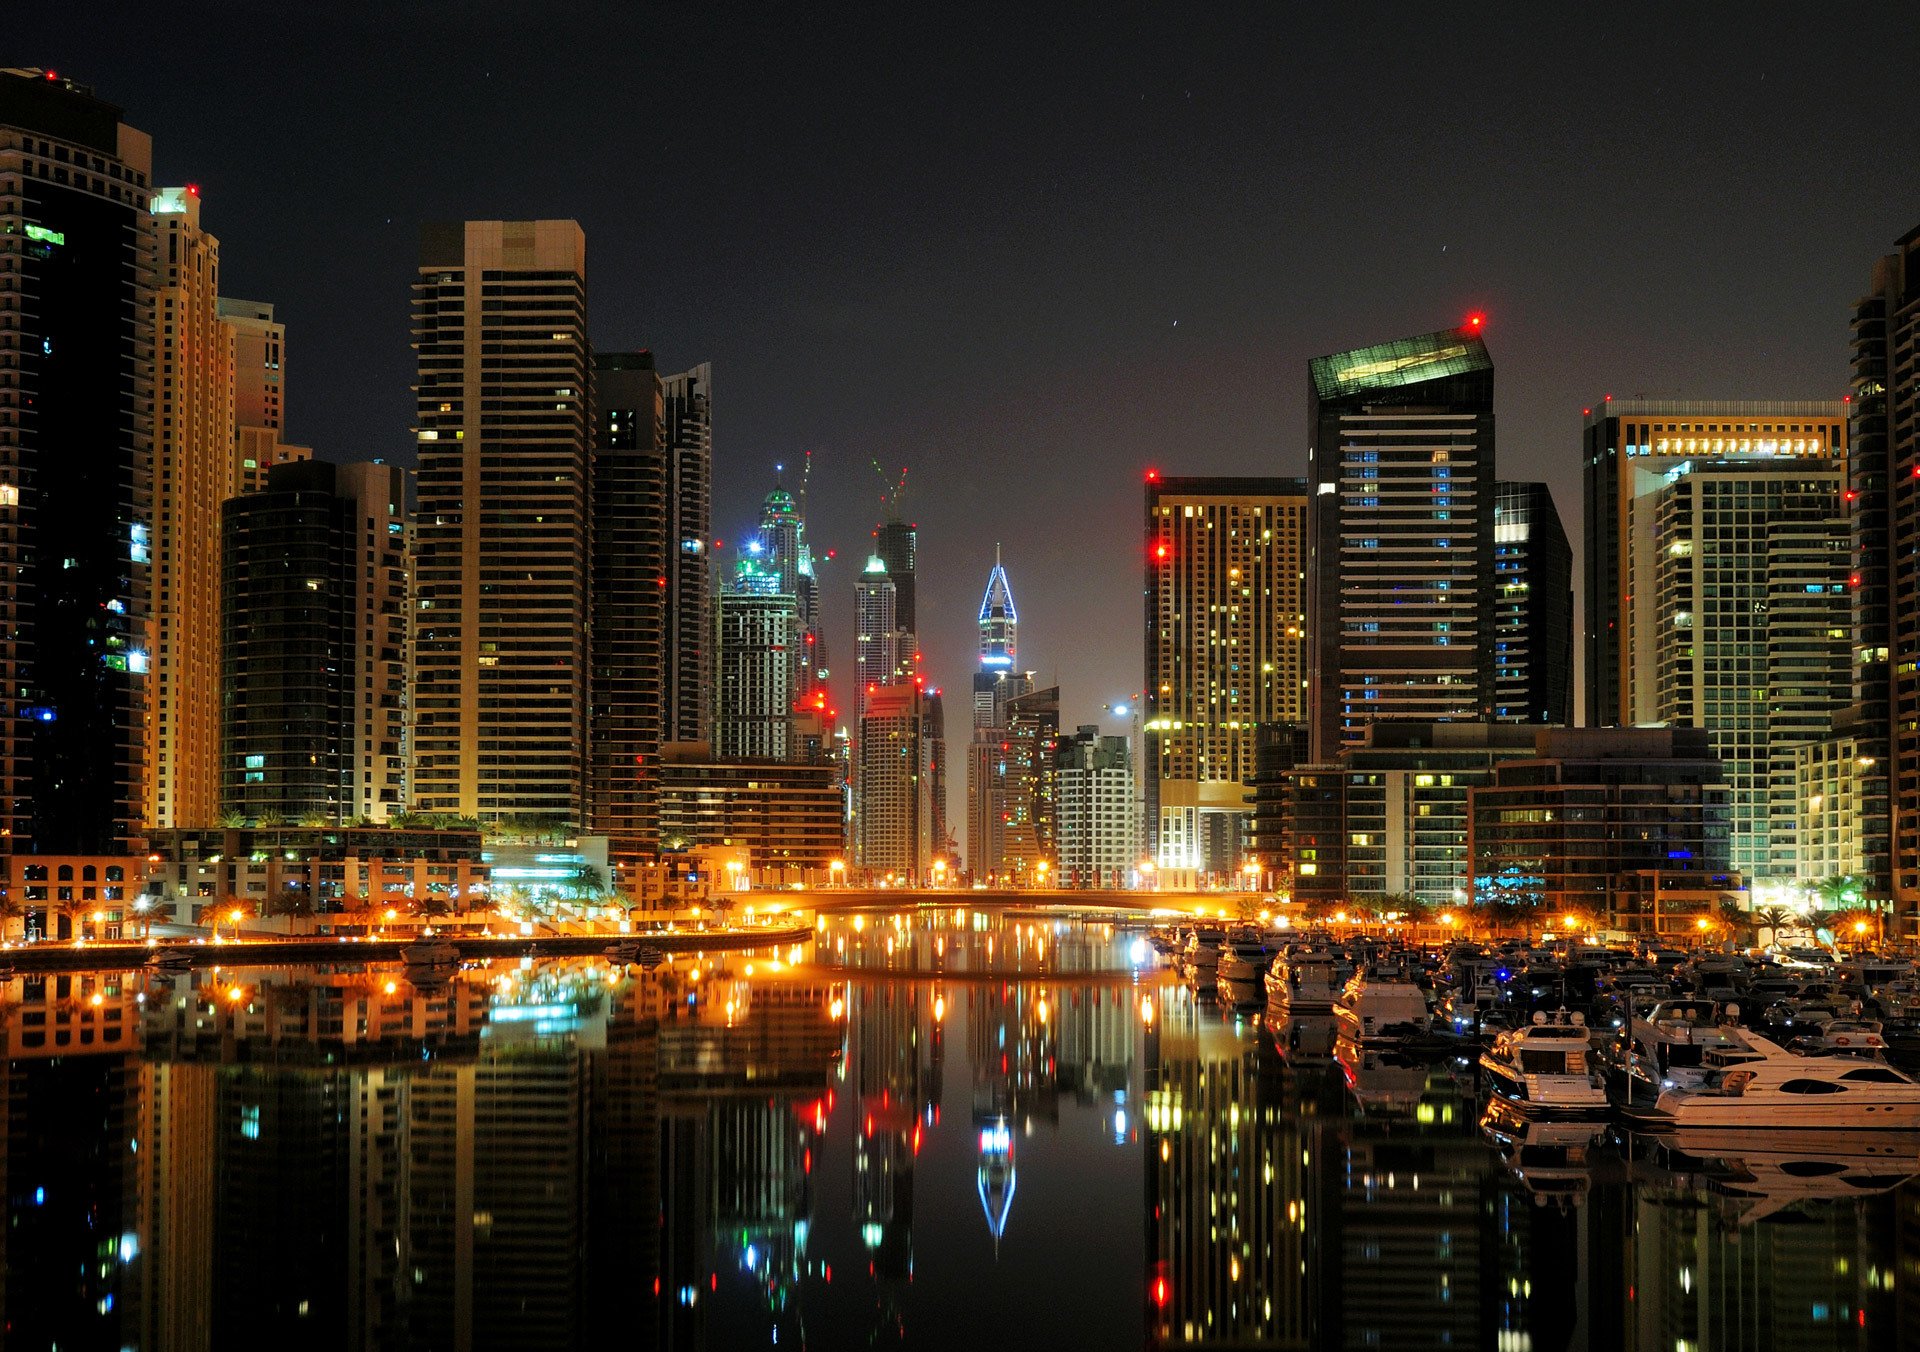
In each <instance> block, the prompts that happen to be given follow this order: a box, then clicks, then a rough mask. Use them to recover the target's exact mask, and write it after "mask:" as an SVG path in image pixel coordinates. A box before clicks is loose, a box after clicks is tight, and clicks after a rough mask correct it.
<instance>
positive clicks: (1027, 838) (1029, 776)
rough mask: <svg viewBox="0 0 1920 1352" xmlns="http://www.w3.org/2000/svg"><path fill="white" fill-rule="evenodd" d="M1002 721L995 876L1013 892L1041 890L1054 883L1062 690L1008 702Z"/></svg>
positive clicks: (1048, 690) (1030, 693)
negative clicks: (1017, 888) (1021, 888)
mask: <svg viewBox="0 0 1920 1352" xmlns="http://www.w3.org/2000/svg"><path fill="white" fill-rule="evenodd" d="M1005 718H1006V727H1005V729H1004V732H1003V735H1002V741H1001V753H1000V760H1001V766H1002V769H1001V772H1000V774H999V775H998V776H997V783H998V786H999V789H1000V793H999V797H1000V804H1001V825H1000V857H999V859H998V860H997V861H996V862H995V865H994V871H995V872H996V873H997V874H998V875H999V877H1000V878H1001V880H1002V881H1004V882H1007V883H1011V884H1013V885H1014V886H1042V885H1045V884H1047V883H1049V882H1051V881H1053V879H1054V869H1055V867H1056V858H1057V855H1058V840H1057V835H1058V826H1059V818H1058V784H1057V775H1058V767H1057V765H1056V760H1057V758H1058V755H1059V750H1060V687H1059V686H1048V687H1047V688H1046V689H1044V690H1029V691H1027V692H1026V693H1025V694H1022V695H1016V696H1014V697H1013V698H1012V699H1009V700H1008V701H1006V705H1005ZM977 867H978V865H977V863H976V868H977Z"/></svg>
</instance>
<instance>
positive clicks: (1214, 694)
mask: <svg viewBox="0 0 1920 1352" xmlns="http://www.w3.org/2000/svg"><path fill="white" fill-rule="evenodd" d="M1306 524H1307V498H1306V489H1305V485H1304V484H1303V483H1302V482H1301V481H1300V480H1299V479H1243V478H1206V479H1162V478H1161V477H1160V476H1159V475H1158V474H1157V473H1150V474H1149V475H1148V476H1147V484H1146V588H1145V591H1146V674H1147V690H1146V699H1145V705H1146V708H1145V711H1144V712H1145V715H1146V721H1145V723H1144V725H1143V731H1144V732H1145V733H1146V747H1145V751H1144V761H1145V765H1144V774H1145V778H1146V794H1147V831H1148V833H1149V839H1148V840H1147V841H1146V845H1147V848H1148V849H1149V850H1150V851H1151V852H1152V854H1153V857H1154V860H1155V862H1156V863H1157V864H1158V865H1159V867H1160V868H1161V869H1183V870H1194V871H1196V872H1212V873H1216V874H1218V873H1226V872H1231V871H1233V870H1235V869H1237V868H1238V867H1239V866H1240V854H1241V843H1242V838H1243V837H1244V835H1245V833H1246V829H1247V824H1248V821H1249V818H1250V816H1251V809H1250V806H1249V801H1248V800H1249V797H1250V795H1251V793H1252V781H1253V771H1254V747H1255V742H1256V738H1257V731H1258V729H1259V728H1260V726H1261V725H1262V724H1266V723H1295V724H1297V723H1300V722H1302V721H1303V720H1304V718H1305V715H1306V679H1307V670H1306V660H1305V659H1306V639H1305V632H1306V630H1305V615H1304V612H1305V609H1306V605H1305V586H1306V584H1305V582H1304V577H1305V573H1304V572H1303V569H1304V567H1305V561H1306Z"/></svg>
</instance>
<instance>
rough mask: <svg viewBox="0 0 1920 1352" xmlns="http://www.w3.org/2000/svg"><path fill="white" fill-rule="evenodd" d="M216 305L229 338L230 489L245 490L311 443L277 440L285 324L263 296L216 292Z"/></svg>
mask: <svg viewBox="0 0 1920 1352" xmlns="http://www.w3.org/2000/svg"><path fill="white" fill-rule="evenodd" d="M219 309H220V322H221V323H222V324H224V325H226V327H227V332H228V335H229V337H230V338H231V340H232V342H233V454H234V460H235V464H234V490H233V491H234V492H236V493H251V492H254V491H255V490H257V489H259V488H261V487H263V486H265V484H266V482H267V471H268V470H270V469H272V468H273V467H274V466H275V465H291V464H294V463H296V462H298V461H301V460H311V459H313V448H312V447H311V446H289V445H287V444H286V443H285V442H284V441H283V440H282V432H283V429H284V428H285V426H286V407H287V403H286V365H287V358H286V353H287V326H286V325H285V324H282V323H280V322H279V321H278V320H277V319H275V318H274V317H273V307H272V306H271V305H268V304H267V303H266V302H264V301H257V300H236V299H234V298H232V297H230V296H222V297H220V305H219Z"/></svg>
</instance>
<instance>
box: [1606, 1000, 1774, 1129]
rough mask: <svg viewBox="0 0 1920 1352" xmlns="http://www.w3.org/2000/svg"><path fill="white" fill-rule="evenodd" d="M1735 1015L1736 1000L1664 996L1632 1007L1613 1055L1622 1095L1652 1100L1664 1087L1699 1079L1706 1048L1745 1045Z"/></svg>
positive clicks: (1640, 1100)
mask: <svg viewBox="0 0 1920 1352" xmlns="http://www.w3.org/2000/svg"><path fill="white" fill-rule="evenodd" d="M1739 1016H1740V1006H1738V1005H1731V1004H1728V1005H1723V1004H1721V1003H1719V1002H1718V1001H1715V1000H1701V999H1691V1000H1687V999H1673V1000H1662V1001H1660V1002H1659V1003H1657V1004H1655V1005H1654V1006H1653V1007H1652V1008H1651V1009H1649V1010H1647V1011H1645V1012H1644V1013H1635V1014H1634V1015H1633V1017H1632V1019H1631V1020H1630V1021H1629V1022H1628V1025H1627V1035H1626V1037H1625V1038H1624V1039H1623V1041H1622V1043H1621V1045H1620V1047H1619V1048H1618V1050H1617V1054H1616V1056H1615V1067H1616V1069H1617V1070H1618V1071H1619V1072H1620V1074H1621V1075H1622V1077H1623V1078H1624V1083H1623V1084H1622V1085H1621V1086H1620V1090H1621V1098H1622V1100H1623V1101H1624V1102H1626V1103H1627V1104H1629V1105H1631V1104H1634V1103H1640V1104H1651V1103H1652V1102H1653V1101H1654V1099H1655V1098H1657V1097H1658V1096H1659V1094H1660V1091H1661V1090H1663V1089H1669V1088H1672V1087H1674V1086H1676V1085H1678V1086H1682V1087H1685V1086H1687V1085H1692V1084H1698V1083H1699V1082H1700V1080H1701V1079H1702V1078H1703V1077H1704V1076H1705V1074H1706V1069H1705V1058H1706V1056H1707V1054H1708V1053H1709V1052H1718V1051H1730V1050H1733V1049H1736V1048H1740V1047H1744V1046H1745V1045H1746V1040H1745V1037H1744V1035H1743V1034H1742V1032H1741V1030H1740V1029H1739V1028H1737V1027H1735V1026H1734V1021H1735V1020H1736V1019H1738V1018H1739Z"/></svg>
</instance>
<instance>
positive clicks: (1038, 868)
mask: <svg viewBox="0 0 1920 1352" xmlns="http://www.w3.org/2000/svg"><path fill="white" fill-rule="evenodd" d="M1033 871H1034V872H1035V873H1037V874H1039V875H1040V883H1039V885H1040V886H1041V887H1045V886H1046V885H1047V861H1046V860H1044V859H1041V860H1037V861H1035V863H1034V866H1033Z"/></svg>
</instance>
